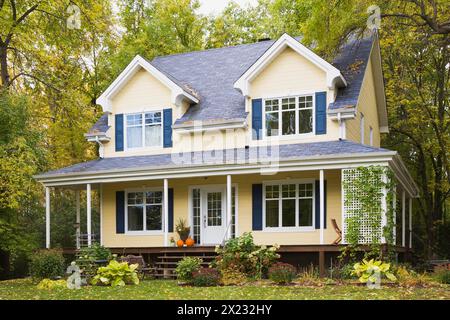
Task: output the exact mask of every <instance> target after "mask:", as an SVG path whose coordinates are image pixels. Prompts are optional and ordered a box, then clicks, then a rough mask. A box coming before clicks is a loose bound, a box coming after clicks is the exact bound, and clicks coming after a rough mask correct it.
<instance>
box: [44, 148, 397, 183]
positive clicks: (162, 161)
mask: <svg viewBox="0 0 450 320" xmlns="http://www.w3.org/2000/svg"><path fill="white" fill-rule="evenodd" d="M270 150H271V149H270V148H268V154H266V155H265V156H261V157H260V159H258V162H264V160H266V161H272V162H273V161H275V160H276V159H275V157H274V154H273V153H271V151H270ZM381 152H389V150H387V149H383V148H375V147H371V146H367V145H362V144H358V143H355V142H351V141H347V140H342V141H328V142H315V143H301V144H286V145H280V146H279V150H278V157H279V158H280V159H282V160H289V159H299V158H300V159H301V158H306V157H308V158H309V157H319V156H333V155H336V156H339V155H347V154H376V153H381ZM221 153H222V154H220V153H219V154H218V155H217V158H214V159H210V158H211V155H210V151H209V152H203V153H202V152H192V153H188V156H187V157H186V158H183V159H187V161H185V162H184V163H180V162H174V161H173V160H172V155H171V154H159V155H148V156H132V157H113V158H105V159H98V160H93V161H88V162H83V163H78V164H75V165H73V166H70V167H66V168H62V169H58V170H54V171H49V172H47V173H45V174H42V175H40V176H37V178H38V179H39V177H43V176H60V175H65V174H83V173H85V174H88V173H101V172H102V171H114V170H117V171H121V170H133V169H139V168H148V169H158V168H161V167H180V166H183V167H189V166H198V165H208V164H220V163H228V162H226V161H225V160H226V159H234V160H236V159H237V160H239V161H244V160H245V161H247V162H252V163H254V162H253V161H251V159H253V160H254V159H255V156H256V153H257V149H256V148H247V149H245V148H244V149H229V150H221ZM230 154H231V155H232V156H231V158H230ZM217 159H221V160H220V161H218V160H217ZM221 161H222V162H221ZM217 162H219V163H217Z"/></svg>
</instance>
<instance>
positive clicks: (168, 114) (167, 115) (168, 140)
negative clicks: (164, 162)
mask: <svg viewBox="0 0 450 320" xmlns="http://www.w3.org/2000/svg"><path fill="white" fill-rule="evenodd" d="M163 118H164V125H163V134H164V135H163V137H164V148H171V147H172V109H164V116H163Z"/></svg>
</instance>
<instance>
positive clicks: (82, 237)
mask: <svg viewBox="0 0 450 320" xmlns="http://www.w3.org/2000/svg"><path fill="white" fill-rule="evenodd" d="M75 238H76V245H77V249H80V248H84V247H87V246H88V245H89V238H90V239H91V243H95V242H98V240H99V239H98V235H97V234H88V233H77V234H75Z"/></svg>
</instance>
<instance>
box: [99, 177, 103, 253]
mask: <svg viewBox="0 0 450 320" xmlns="http://www.w3.org/2000/svg"><path fill="white" fill-rule="evenodd" d="M100 245H101V246H102V245H103V184H100Z"/></svg>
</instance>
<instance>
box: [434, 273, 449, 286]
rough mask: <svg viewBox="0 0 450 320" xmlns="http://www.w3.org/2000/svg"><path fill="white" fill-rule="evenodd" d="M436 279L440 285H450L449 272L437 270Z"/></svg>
mask: <svg viewBox="0 0 450 320" xmlns="http://www.w3.org/2000/svg"><path fill="white" fill-rule="evenodd" d="M436 278H437V280H438V281H439V282H440V283H443V284H450V270H439V271H438V272H436Z"/></svg>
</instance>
